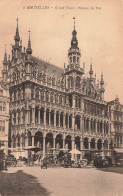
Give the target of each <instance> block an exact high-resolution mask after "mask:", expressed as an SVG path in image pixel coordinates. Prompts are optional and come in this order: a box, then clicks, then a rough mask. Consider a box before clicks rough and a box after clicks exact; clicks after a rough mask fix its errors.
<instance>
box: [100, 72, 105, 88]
mask: <svg viewBox="0 0 123 196" xmlns="http://www.w3.org/2000/svg"><path fill="white" fill-rule="evenodd" d="M100 85H101V86H102V87H103V85H104V80H103V73H101V81H100Z"/></svg>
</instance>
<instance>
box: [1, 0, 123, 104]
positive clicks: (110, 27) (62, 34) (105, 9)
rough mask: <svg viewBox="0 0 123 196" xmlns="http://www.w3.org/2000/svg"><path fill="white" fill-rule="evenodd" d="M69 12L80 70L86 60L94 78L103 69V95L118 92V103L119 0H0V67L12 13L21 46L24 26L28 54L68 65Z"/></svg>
mask: <svg viewBox="0 0 123 196" xmlns="http://www.w3.org/2000/svg"><path fill="white" fill-rule="evenodd" d="M31 6H33V9H31ZM36 6H40V7H38V9H37V7H36ZM45 6H46V7H45ZM28 8H30V9H28ZM39 8H40V9H39ZM74 16H75V18H76V31H77V39H78V43H79V48H80V50H81V66H83V62H84V63H85V74H86V75H87V76H88V72H89V68H90V63H91V62H92V65H93V71H94V74H96V78H97V80H98V79H99V80H100V77H101V72H103V75H104V81H105V100H106V101H111V100H114V99H115V98H116V95H118V97H119V100H120V102H121V103H122V104H123V90H122V89H123V1H122V0H109V1H107V0H86V1H85V0H81V1H80V0H76V1H75V0H74V1H72V0H68V1H65V0H62V1H60V0H58V1H56V0H44V1H43V0H13V1H11V0H0V67H1V68H2V60H3V56H4V51H5V44H6V50H7V54H10V55H11V44H13V43H14V35H15V30H16V18H17V17H18V19H19V33H20V38H21V39H22V43H23V46H25V47H27V43H28V31H29V29H30V31H31V43H32V50H33V55H34V56H36V57H39V58H41V59H43V60H46V61H48V62H50V63H52V64H55V65H56V66H59V67H62V68H63V67H64V63H65V64H66V65H67V64H68V59H67V54H68V49H69V47H70V42H71V38H72V31H73V17H74Z"/></svg>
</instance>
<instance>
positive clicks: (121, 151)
mask: <svg viewBox="0 0 123 196" xmlns="http://www.w3.org/2000/svg"><path fill="white" fill-rule="evenodd" d="M114 151H116V152H117V153H123V148H114Z"/></svg>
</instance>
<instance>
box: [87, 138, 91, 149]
mask: <svg viewBox="0 0 123 196" xmlns="http://www.w3.org/2000/svg"><path fill="white" fill-rule="evenodd" d="M88 149H89V150H90V149H91V148H90V140H89V141H88Z"/></svg>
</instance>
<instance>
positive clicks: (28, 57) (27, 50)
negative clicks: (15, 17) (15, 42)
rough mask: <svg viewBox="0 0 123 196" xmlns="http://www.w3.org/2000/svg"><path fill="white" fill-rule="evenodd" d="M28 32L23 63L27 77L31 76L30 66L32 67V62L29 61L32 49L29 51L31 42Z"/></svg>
mask: <svg viewBox="0 0 123 196" xmlns="http://www.w3.org/2000/svg"><path fill="white" fill-rule="evenodd" d="M28 32H29V40H28V47H27V49H26V55H27V58H26V61H25V65H26V73H27V75H30V74H31V66H32V63H33V62H32V60H31V54H32V49H31V40H30V30H29V31H28Z"/></svg>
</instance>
